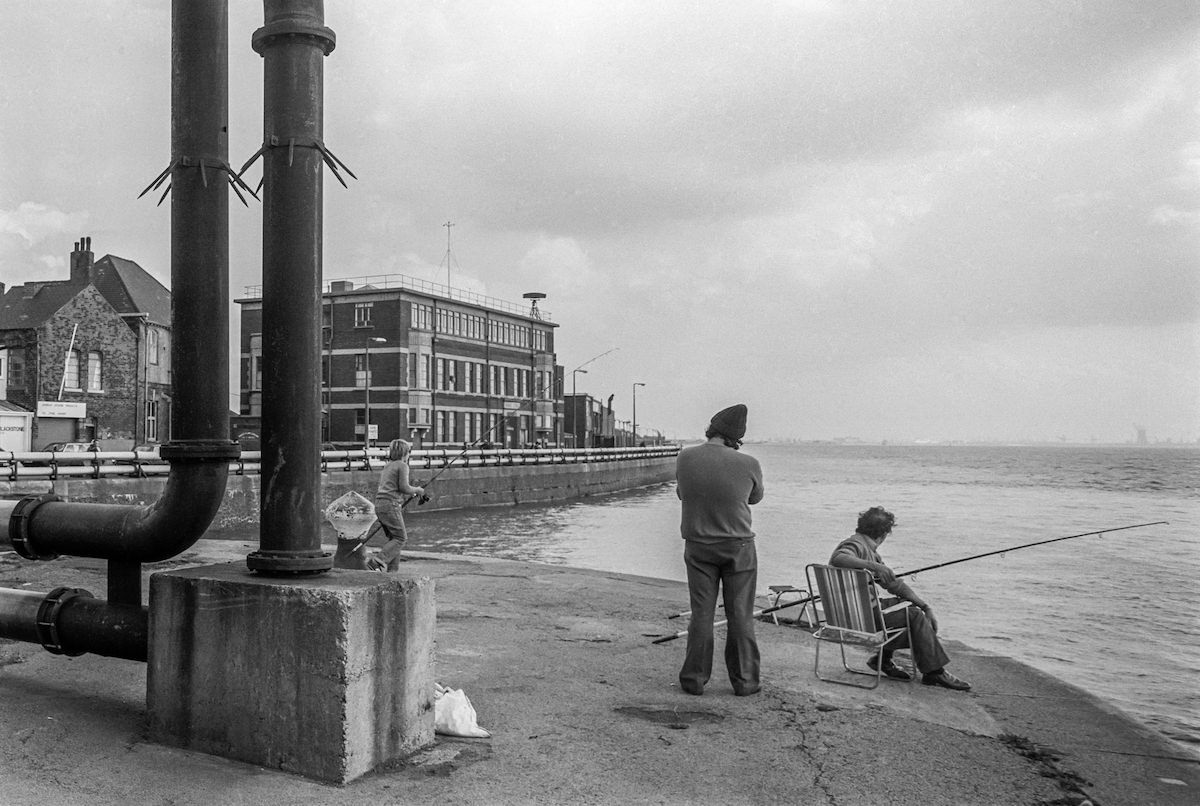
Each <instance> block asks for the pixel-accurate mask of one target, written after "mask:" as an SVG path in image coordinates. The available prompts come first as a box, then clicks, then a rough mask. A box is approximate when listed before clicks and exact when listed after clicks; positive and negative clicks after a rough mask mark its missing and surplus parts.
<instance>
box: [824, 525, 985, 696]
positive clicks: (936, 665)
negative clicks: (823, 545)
mask: <svg viewBox="0 0 1200 806" xmlns="http://www.w3.org/2000/svg"><path fill="white" fill-rule="evenodd" d="M895 525H896V516H895V515H893V514H892V513H890V512H888V511H887V510H886V509H884V508H883V507H871V508H870V509H868V510H867V511H866V512H862V513H859V516H858V529H857V530H856V531H855V533H854V535H853V536H851V537H848V538H846V539H845V540H843V541H842V542H841V543H839V544H838V547H837V548H836V549H834V551H833V556H832V557H830V558H829V564H830V565H834V566H837V567H839V568H862V569H865V570H867V571H870V572H871V574H873V575H874V577H875V582H876V584H878V585H879V586H880V587H882V588H883V589H884V590H886V591H887V592H888V593H891V594H894V595H895V596H897V597H899V599H891V600H881V604H882V605H883V606H884V608H885V609H886V608H888V607H891V606H892V605H894V604H896V603H898V602H899V601H900V600H901V599H902V600H904V601H907V602H911V603H912V606H911V607H908V608H905V609H904V610H907V611H908V614H907V615H905V612H904V610H897V611H895V612H892V613H885V614H884V621H885V622H886V623H887V626H888V627H903V626H905V623H906V619H907V625H908V632H907V633H906V634H905V635H904V636H903V637H901V638H897V639H896V640H895V641H893V642H892V643H891V644H888V646H887V648H885V649H884V650H883V658H882V665H881V667H880V668H881V670H882V671H883V673H884V674H886V675H887V676H888V677H893V678H895V679H897V680H911V679H912V678H911V677H910V676H909V674H908V672H906V671H904V670H903V669H901V668H900V667H899V666H897V665H896V664H895V663H894V662H893V661H892V653H893V652H894V651H895V650H897V649H905V648H911V649H912V654H913V661H914V662H915V663H916V665H917V669H918V670H919V671H920V672H921V682H922V683H924V684H925V685H927V686H941V687H943V688H949V689H954V690H955V691H967V690H968V689H970V688H971V684H970V683H968V682H967V681H965V680H960V679H959V678H957V677H955V676H954V675H952V674H950V673H949V672H947V671H946V668H945V667H946V664H947V663H949V662H950V656H949V655H947V654H946V650H945V649H943V648H942V642H941V641H939V640H938V637H937V629H938V623H937V618H936V617H935V616H934V615H933V608H932V607H930V606H929V603H928V602H926V601H925V600H924V599H922V598H921V597H920V596H918V595H917V594H916V592H915V591H913V589H912V588H910V587H909V586H908V585H906V584H905V583H904V582H902V581H901V580H899V579H897V578H896V573H895V572H894V571H893V570H892V569H891V568H888V567H887V565H885V564H884V562H883V560H882V559H880V557H879V546H880V544H882V543H883V541H884V540H886V539H887V536H888V535H889V534H891V532H892V527H894V526H895ZM875 661H876V658H875V657H872V658H871V659H870V661H868V665H869V666H870V667H871V668H872V669H874V668H875Z"/></svg>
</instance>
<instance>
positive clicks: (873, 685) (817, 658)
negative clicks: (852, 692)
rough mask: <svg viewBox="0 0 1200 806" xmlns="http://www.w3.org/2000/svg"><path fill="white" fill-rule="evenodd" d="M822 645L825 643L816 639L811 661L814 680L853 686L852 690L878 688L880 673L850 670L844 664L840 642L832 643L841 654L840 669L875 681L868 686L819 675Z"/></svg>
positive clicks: (843, 652)
mask: <svg viewBox="0 0 1200 806" xmlns="http://www.w3.org/2000/svg"><path fill="white" fill-rule="evenodd" d="M823 643H825V641H823V640H821V639H820V638H818V639H817V651H816V653H814V654H815V658H814V660H813V674H814V675H816V678H817V679H818V680H821V681H824V682H826V683H837V684H838V685H840V686H853V687H854V688H861V689H868V690H870V689H874V688H877V687H878V686H879V681H880V680H881V679H882V676H883V675H882V672H879V671H876V672H874V673H871V672H860V671H858V670H857V669H852V668H850V664H848V663H847V662H846V645H845V644H843V643H842V642H840V641H835V642H834V643H836V644H837V645H838V649H840V650H841V652H842V667H843V668H844V669H845V670H846V671H847V672H850V673H852V674H855V675H863V676H865V677H873V678H875V679H874V680H873V681H872V682H871V684H870V685H866V684H863V683H856V682H854V680H853V679H850V680H841V679H839V678H836V677H823V676H822V675H821V644H823ZM879 651H880V652H881V653H882V650H879Z"/></svg>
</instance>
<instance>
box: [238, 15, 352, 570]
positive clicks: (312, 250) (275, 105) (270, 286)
mask: <svg viewBox="0 0 1200 806" xmlns="http://www.w3.org/2000/svg"><path fill="white" fill-rule="evenodd" d="M263 9H264V19H265V24H264V25H263V27H262V28H260V29H259V30H257V31H255V33H254V36H253V38H252V45H253V47H254V50H255V51H257V52H258V53H259V54H261V55H262V57H263V74H264V92H263V101H264V109H263V151H262V153H263V309H262V316H263V361H264V364H265V367H266V368H265V371H264V373H263V409H262V423H263V428H262V435H263V443H262V474H263V484H262V500H261V520H260V527H259V550H258V551H256V552H253V553H251V554H250V555H249V556H248V557H247V558H246V564H247V566H248V567H249V568H251V569H252V570H254V571H258V572H260V573H264V574H279V575H283V574H304V573H320V572H323V571H327V570H329V569H330V568H332V567H333V557H332V555H331V554H330V553H329V552H327V551H324V550H322V548H321V511H320V489H321V470H320V467H321V464H320V457H321V442H320V439H321V398H320V390H321V382H320V377H319V375H318V371H319V368H320V366H321V354H320V315H321V308H320V305H321V259H322V215H321V214H322V210H321V204H322V172H323V170H324V165H325V156H324V155H325V151H324V142H323V140H322V137H323V131H322V119H323V116H324V95H323V93H324V72H323V61H324V58H325V56H326V55H327V54H328V53H329V52H330V51H332V50H333V48H334V44H335V39H334V35H333V31H331V30H329V29H328V28H326V27H325V25H324V22H325V8H324V3H323V2H322V1H321V0H265V2H264V3H263Z"/></svg>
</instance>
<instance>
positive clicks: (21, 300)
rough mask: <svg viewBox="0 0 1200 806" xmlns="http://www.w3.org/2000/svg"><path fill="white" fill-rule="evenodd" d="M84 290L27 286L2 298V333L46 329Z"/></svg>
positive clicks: (58, 285)
mask: <svg viewBox="0 0 1200 806" xmlns="http://www.w3.org/2000/svg"><path fill="white" fill-rule="evenodd" d="M83 289H84V286H82V285H79V284H78V283H69V282H56V283H26V284H25V285H19V286H16V287H15V288H10V289H9V290H8V291H7V292H5V294H4V296H3V297H0V330H22V329H32V328H37V327H40V326H41V325H43V324H44V323H45V322H46V321H47V320H49V319H50V317H52V316H54V314H56V313H57V312H58V310H59V309H60V308H62V306H64V305H66V304H67V303H68V302H70V301H71V300H72V299H74V297H75V295H76V294H78V293H79V292H80V291H82V290H83Z"/></svg>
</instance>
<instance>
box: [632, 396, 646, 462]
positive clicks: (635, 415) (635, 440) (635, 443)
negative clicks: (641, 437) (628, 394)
mask: <svg viewBox="0 0 1200 806" xmlns="http://www.w3.org/2000/svg"><path fill="white" fill-rule="evenodd" d="M645 385H646V384H644V383H635V384H634V385H633V428H632V429H630V430H632V431H633V447H635V448H636V447H637V441H638V438H637V388H638V387H639V386H645Z"/></svg>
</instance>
